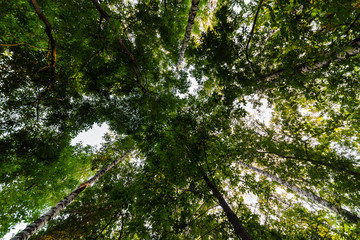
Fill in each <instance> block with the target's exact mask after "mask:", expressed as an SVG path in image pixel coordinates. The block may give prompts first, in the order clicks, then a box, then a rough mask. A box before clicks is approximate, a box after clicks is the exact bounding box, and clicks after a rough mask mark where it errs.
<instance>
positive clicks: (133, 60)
mask: <svg viewBox="0 0 360 240" xmlns="http://www.w3.org/2000/svg"><path fill="white" fill-rule="evenodd" d="M91 1H92V2H93V4H94V5H95V7H96V9H97V10H98V11H99V13H100V14H101V16H102V17H103V18H105V19H106V21H107V22H109V23H111V25H112V27H113V28H115V26H114V24H113V23H112V22H111V21H110V16H109V15H108V14H107V13H106V12H105V10H104V9H103V8H102V7H101V6H100V3H99V2H98V1H97V0H91ZM116 40H117V41H118V43H119V44H120V46H121V48H122V49H123V50H124V51H125V53H126V55H128V56H129V59H130V61H129V63H130V67H131V69H132V71H133V72H134V74H135V77H136V83H137V85H138V86H139V88H140V90H141V91H142V92H143V93H146V92H148V90H147V89H145V87H144V86H143V85H142V82H141V79H140V76H139V73H138V71H137V68H136V65H135V62H136V59H135V57H134V55H133V54H132V53H131V52H130V50H129V49H128V48H127V47H126V45H125V43H124V42H123V40H122V39H121V38H119V37H118V38H116Z"/></svg>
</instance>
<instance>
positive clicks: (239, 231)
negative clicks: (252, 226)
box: [203, 173, 252, 240]
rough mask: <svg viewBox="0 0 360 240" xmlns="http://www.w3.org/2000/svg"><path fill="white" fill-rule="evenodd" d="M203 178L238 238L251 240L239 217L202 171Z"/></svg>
mask: <svg viewBox="0 0 360 240" xmlns="http://www.w3.org/2000/svg"><path fill="white" fill-rule="evenodd" d="M203 179H204V180H205V182H206V184H207V185H208V187H209V188H210V189H211V191H212V193H213V195H214V196H215V197H216V198H217V199H218V201H219V203H220V206H221V207H222V209H223V210H224V212H225V214H226V216H227V218H228V220H229V222H230V223H231V225H232V226H233V228H234V230H235V233H236V235H237V236H238V238H239V239H242V240H251V239H252V238H251V236H250V235H249V233H248V232H247V231H246V229H245V228H244V226H243V225H242V224H241V222H240V220H239V218H238V217H237V216H236V214H235V213H234V211H233V210H232V209H231V208H230V206H229V205H228V204H227V202H226V200H225V199H224V197H223V196H222V194H221V193H220V192H219V190H218V189H217V187H216V185H215V184H214V183H212V182H211V181H210V179H209V178H208V176H207V175H206V173H204V176H203Z"/></svg>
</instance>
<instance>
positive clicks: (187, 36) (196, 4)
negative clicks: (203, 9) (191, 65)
mask: <svg viewBox="0 0 360 240" xmlns="http://www.w3.org/2000/svg"><path fill="white" fill-rule="evenodd" d="M199 2H200V0H192V2H191V8H190V12H189V18H188V24H187V26H186V31H185V35H184V41H183V44H182V46H181V51H180V56H179V61H178V64H177V66H176V71H177V72H178V71H179V69H180V64H181V62H182V60H183V59H184V55H185V50H186V47H187V45H188V43H189V40H190V35H191V29H192V27H193V25H194V21H195V17H196V13H197V10H198V7H199Z"/></svg>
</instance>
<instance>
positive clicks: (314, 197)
mask: <svg viewBox="0 0 360 240" xmlns="http://www.w3.org/2000/svg"><path fill="white" fill-rule="evenodd" d="M237 163H239V164H240V165H242V166H245V167H247V168H250V169H251V170H253V171H255V172H258V173H260V174H262V175H264V176H266V177H268V178H270V179H272V180H273V181H275V182H278V183H280V184H281V185H283V186H285V187H287V188H289V189H291V190H293V191H294V192H296V193H297V194H299V195H302V196H305V197H306V198H308V199H310V200H312V201H314V202H316V203H318V204H320V205H322V206H324V207H326V208H328V209H330V210H331V211H334V212H336V213H338V214H341V215H342V216H343V217H345V218H346V219H348V220H349V221H351V222H354V223H356V222H358V221H359V220H360V218H359V217H358V216H356V215H355V214H353V213H351V212H349V211H347V210H345V209H343V208H341V207H339V206H337V205H335V204H332V203H330V202H329V201H327V200H325V199H323V198H321V197H319V196H317V195H315V194H313V193H311V192H309V191H307V190H303V189H301V188H299V187H297V186H295V185H292V184H291V183H288V182H286V181H285V180H282V179H281V178H278V177H276V176H274V175H272V174H270V173H268V172H265V171H263V170H261V169H259V168H256V167H253V166H251V165H249V164H247V163H243V162H241V161H237Z"/></svg>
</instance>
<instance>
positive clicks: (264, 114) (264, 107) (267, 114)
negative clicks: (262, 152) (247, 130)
mask: <svg viewBox="0 0 360 240" xmlns="http://www.w3.org/2000/svg"><path fill="white" fill-rule="evenodd" d="M256 98H257V97H256V96H255V97H250V98H249V99H246V104H245V110H246V111H247V112H248V113H249V115H250V117H251V118H252V119H256V120H257V121H259V122H261V123H263V124H265V126H267V127H269V126H270V120H271V117H272V113H273V110H272V109H271V108H270V107H269V103H268V101H267V100H266V99H265V98H261V99H256ZM258 104H260V105H258ZM255 105H256V106H255Z"/></svg>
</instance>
